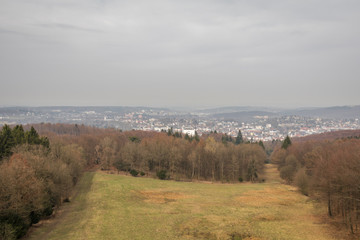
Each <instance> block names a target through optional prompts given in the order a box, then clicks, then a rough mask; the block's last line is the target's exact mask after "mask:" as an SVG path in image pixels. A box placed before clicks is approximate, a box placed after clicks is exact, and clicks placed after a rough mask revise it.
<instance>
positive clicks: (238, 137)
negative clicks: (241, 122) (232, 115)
mask: <svg viewBox="0 0 360 240" xmlns="http://www.w3.org/2000/svg"><path fill="white" fill-rule="evenodd" d="M243 142H244V139H243V137H242V134H241V131H240V130H239V132H238V135H237V137H236V140H235V144H236V145H238V144H240V143H243Z"/></svg>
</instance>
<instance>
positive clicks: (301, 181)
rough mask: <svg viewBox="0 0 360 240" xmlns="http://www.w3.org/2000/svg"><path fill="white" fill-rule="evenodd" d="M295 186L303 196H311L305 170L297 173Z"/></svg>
mask: <svg viewBox="0 0 360 240" xmlns="http://www.w3.org/2000/svg"><path fill="white" fill-rule="evenodd" d="M295 184H296V186H297V187H298V188H299V190H300V192H301V193H302V194H304V195H305V196H308V195H309V178H308V176H307V175H306V173H305V169H303V168H302V169H300V170H299V171H298V172H297V173H296V175H295Z"/></svg>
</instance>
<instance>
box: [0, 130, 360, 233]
mask: <svg viewBox="0 0 360 240" xmlns="http://www.w3.org/2000/svg"><path fill="white" fill-rule="evenodd" d="M265 146H266V151H265ZM272 148H274V151H272V150H273V149H272ZM266 153H267V154H270V153H272V154H271V161H272V163H275V164H277V165H278V167H279V170H280V176H281V177H282V178H283V179H284V180H285V181H286V182H287V183H288V184H294V185H296V186H298V187H299V190H300V191H301V192H302V193H303V194H305V195H308V196H310V197H312V198H315V199H317V200H320V201H323V202H324V203H325V204H326V205H327V209H328V215H329V217H331V218H332V219H334V221H338V222H341V223H342V224H344V225H346V226H348V228H349V230H350V231H351V232H352V233H357V232H359V229H358V227H359V222H360V187H359V182H360V139H359V138H358V137H352V138H351V137H347V138H341V139H335V140H322V139H318V140H316V141H307V142H302V141H293V142H292V141H291V140H290V138H286V139H285V140H284V141H283V142H280V141H273V142H267V143H264V144H263V143H262V142H260V143H249V142H246V141H244V139H243V138H242V136H241V132H239V134H238V137H237V138H232V137H230V136H227V135H225V134H219V133H216V132H213V133H211V134H207V135H202V136H201V137H200V136H198V135H195V136H188V135H182V134H180V133H174V132H172V131H171V130H169V131H168V132H161V133H158V132H145V131H126V132H122V131H120V130H116V129H98V128H94V127H88V126H84V125H70V124H37V125H33V126H28V125H27V126H21V125H18V126H13V127H9V126H7V125H5V126H4V127H3V128H2V130H1V132H0V239H16V238H20V237H22V236H24V235H25V234H26V232H27V230H28V228H29V227H30V226H31V225H32V224H35V223H37V222H38V221H39V220H41V219H42V218H46V217H47V216H50V215H51V214H52V213H53V211H54V210H55V209H56V208H57V207H58V206H60V205H61V204H62V203H63V202H64V201H69V197H70V196H71V192H72V189H73V187H74V186H75V184H76V183H77V181H78V179H79V178H80V177H81V174H82V172H83V171H84V170H86V169H101V170H104V171H109V172H113V173H115V172H122V173H125V174H128V175H132V176H136V177H155V178H160V179H172V180H178V181H181V180H183V181H199V180H200V181H216V182H224V183H226V182H238V181H240V182H242V181H251V182H254V181H263V179H262V177H261V174H262V169H263V167H264V164H265V163H266V162H267V161H268V160H267V154H266Z"/></svg>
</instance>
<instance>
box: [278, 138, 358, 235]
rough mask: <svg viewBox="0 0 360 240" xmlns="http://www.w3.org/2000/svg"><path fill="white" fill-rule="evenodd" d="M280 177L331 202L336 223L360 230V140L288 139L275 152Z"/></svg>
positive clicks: (355, 230) (307, 193)
mask: <svg viewBox="0 0 360 240" xmlns="http://www.w3.org/2000/svg"><path fill="white" fill-rule="evenodd" d="M271 161H272V162H273V163H276V164H278V167H279V170H280V176H281V178H283V179H284V180H285V181H286V182H287V183H289V184H294V185H296V186H298V187H299V190H300V191H301V192H302V193H303V194H305V195H308V196H310V197H312V198H315V199H317V200H320V201H323V202H324V203H325V204H326V205H327V211H328V215H329V217H330V218H332V220H333V221H334V222H338V223H342V224H344V225H346V226H347V227H348V228H349V230H350V231H351V233H359V231H360V229H359V224H360V139H359V137H356V136H355V137H346V138H341V139H336V140H321V138H320V140H317V141H308V142H295V143H292V142H291V140H290V139H289V138H287V139H285V141H284V143H283V144H282V146H281V147H280V148H279V149H277V150H276V151H274V152H273V154H272V156H271Z"/></svg>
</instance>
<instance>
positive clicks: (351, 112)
mask: <svg viewBox="0 0 360 240" xmlns="http://www.w3.org/2000/svg"><path fill="white" fill-rule="evenodd" d="M281 114H282V115H297V116H302V117H312V118H314V117H319V118H326V119H355V118H360V105H358V106H339V107H328V108H312V109H298V110H297V109H295V110H290V111H283V112H281Z"/></svg>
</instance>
